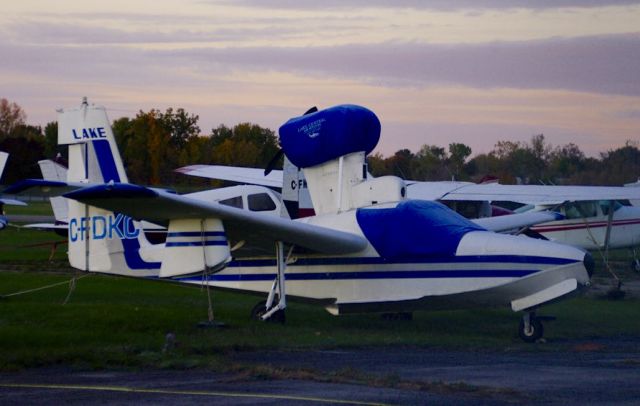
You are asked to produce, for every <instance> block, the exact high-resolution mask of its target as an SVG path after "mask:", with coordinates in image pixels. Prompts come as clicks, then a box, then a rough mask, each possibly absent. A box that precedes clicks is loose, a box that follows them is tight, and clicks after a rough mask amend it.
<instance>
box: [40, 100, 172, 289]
mask: <svg viewBox="0 0 640 406" xmlns="http://www.w3.org/2000/svg"><path fill="white" fill-rule="evenodd" d="M58 143H59V144H61V145H68V147H69V169H68V171H67V175H66V181H68V182H82V183H87V184H96V183H98V184H102V183H127V175H126V173H125V171H124V166H123V164H122V159H121V157H120V153H119V152H118V148H117V145H116V141H115V137H114V136H113V132H112V131H111V125H110V124H109V119H108V117H107V113H106V110H105V108H104V107H97V106H93V105H89V104H88V103H87V102H86V99H85V100H84V101H83V103H82V105H81V106H80V107H79V108H74V109H67V110H60V111H59V116H58ZM50 175H51V174H50ZM47 176H48V175H47ZM51 176H60V172H56V173H55V175H51ZM68 219H69V262H70V264H71V266H73V267H74V268H78V269H82V270H85V271H91V272H103V273H114V274H121V275H128V276H157V275H158V274H159V270H160V262H159V261H157V260H155V259H154V257H155V256H154V252H153V251H152V250H151V251H149V253H148V254H147V255H145V250H144V248H145V247H149V246H150V244H149V242H148V241H147V239H146V238H145V236H144V232H142V229H141V226H140V224H139V223H138V222H136V221H134V220H133V219H131V218H130V217H127V216H124V215H122V214H120V213H113V212H110V211H107V210H102V209H99V208H97V207H93V206H89V205H85V204H82V203H79V202H77V201H73V200H68Z"/></svg>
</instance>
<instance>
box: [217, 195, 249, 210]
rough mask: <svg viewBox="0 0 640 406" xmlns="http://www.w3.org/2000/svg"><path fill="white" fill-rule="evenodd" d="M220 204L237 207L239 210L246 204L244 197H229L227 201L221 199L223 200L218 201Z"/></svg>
mask: <svg viewBox="0 0 640 406" xmlns="http://www.w3.org/2000/svg"><path fill="white" fill-rule="evenodd" d="M218 203H220V204H223V205H225V206H230V207H235V208H238V209H243V208H244V204H243V203H242V195H240V196H233V197H229V198H227V199H221V200H218Z"/></svg>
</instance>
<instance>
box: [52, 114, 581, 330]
mask: <svg viewBox="0 0 640 406" xmlns="http://www.w3.org/2000/svg"><path fill="white" fill-rule="evenodd" d="M58 122H59V133H58V141H59V143H60V144H66V145H68V146H69V171H68V179H67V182H51V181H42V182H43V185H44V184H45V183H46V187H47V188H55V187H56V186H57V187H59V188H62V190H64V191H65V194H64V196H65V197H66V198H67V199H69V232H68V234H69V261H70V263H71V265H72V266H73V267H75V268H77V269H80V270H84V271H89V272H100V273H109V274H117V275H126V276H132V277H142V278H162V279H167V280H172V281H178V282H185V283H191V284H201V283H203V280H204V281H205V283H207V284H209V285H211V286H214V287H218V288H225V289H232V290H239V291H251V292H263V293H265V295H266V298H267V300H266V302H265V303H264V304H263V305H261V307H259V308H258V309H257V311H256V312H255V315H256V316H257V317H259V318H261V319H263V320H267V319H278V318H280V319H282V318H283V315H284V310H285V308H286V306H287V299H304V300H306V301H312V302H315V303H318V304H320V305H322V306H324V307H325V308H326V309H327V310H328V311H329V312H330V313H331V314H334V315H340V314H348V313H357V312H410V311H414V310H420V309H438V308H446V309H451V308H469V307H471V308H476V307H483V306H508V307H510V308H511V309H513V311H516V312H523V313H524V315H523V317H522V321H521V322H520V329H519V333H520V336H521V337H522V338H523V339H524V340H525V341H535V340H536V339H538V338H540V337H541V336H542V334H543V326H542V323H541V321H540V318H537V317H536V316H535V311H536V309H538V308H539V307H540V306H542V305H544V304H547V303H549V302H552V301H555V300H558V299H561V298H565V297H567V296H569V295H570V294H572V293H575V292H577V291H578V290H580V289H581V288H584V287H586V286H588V285H589V280H590V276H591V273H592V271H593V260H592V259H591V256H590V255H589V254H588V253H586V252H585V251H583V250H581V249H578V248H574V247H571V246H567V245H562V244H558V243H553V242H550V241H543V240H537V239H532V238H528V237H525V236H512V235H504V234H497V233H494V232H491V231H488V230H487V229H485V228H484V227H482V226H481V225H479V224H478V223H474V222H471V221H469V220H467V219H465V218H464V217H462V216H460V215H458V214H456V213H455V212H453V211H452V210H450V209H448V208H446V207H445V206H443V205H442V204H440V203H437V202H433V201H424V200H411V199H407V198H406V197H405V196H406V186H405V182H404V181H403V180H401V179H399V178H397V177H393V176H385V177H380V178H375V179H370V180H367V178H366V170H365V169H364V168H365V166H364V164H365V156H366V154H368V153H369V152H371V151H372V150H373V149H374V148H375V146H376V144H377V143H378V140H379V137H380V129H381V127H380V122H379V120H378V118H377V117H376V115H375V114H374V113H373V112H371V111H370V110H367V109H366V108H363V107H359V106H354V105H341V106H336V107H332V108H329V109H325V110H321V111H318V112H314V113H311V114H307V115H304V116H301V117H296V118H293V119H291V120H289V121H287V122H286V123H285V124H284V125H282V126H281V127H280V129H279V136H280V144H281V146H282V148H283V150H284V153H285V154H286V156H287V157H288V159H289V160H291V162H292V163H293V164H295V165H296V166H298V167H300V168H303V171H304V175H305V177H306V180H307V185H308V188H309V192H310V196H311V199H312V201H313V208H314V210H315V213H316V214H315V215H314V216H311V217H305V218H301V219H296V220H292V219H290V218H288V217H287V216H286V215H282V213H283V212H286V210H283V209H282V207H281V200H279V196H276V195H277V193H276V192H274V191H272V190H270V189H268V188H265V187H261V186H240V187H236V188H235V189H234V188H223V189H219V190H213V191H207V192H198V193H193V194H188V195H177V194H175V193H171V192H168V191H166V190H160V189H154V188H150V187H143V186H138V185H134V184H130V183H128V181H127V175H126V173H125V171H124V167H123V165H122V161H121V158H120V154H119V153H118V149H117V146H116V143H115V140H114V137H113V134H112V132H111V128H110V125H109V121H108V118H107V115H106V112H105V109H104V108H102V107H96V106H90V105H88V104H87V103H83V104H82V106H81V107H80V108H75V109H68V110H64V111H61V112H60V116H59V121H58ZM95 182H100V183H99V184H95ZM246 187H250V188H253V189H251V190H250V191H249V190H248V189H246ZM234 190H235V192H234ZM234 193H235V194H236V195H234ZM142 220H146V221H149V222H152V223H154V224H159V225H162V226H165V227H167V238H166V241H165V242H164V243H161V244H151V243H149V241H148V240H147V239H146V238H145V234H144V233H143V232H142V231H141V226H140V223H139V221H142Z"/></svg>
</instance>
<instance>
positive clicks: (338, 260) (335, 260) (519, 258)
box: [227, 255, 578, 267]
mask: <svg viewBox="0 0 640 406" xmlns="http://www.w3.org/2000/svg"><path fill="white" fill-rule="evenodd" d="M473 262H477V263H491V262H500V263H514V264H545V265H566V264H571V263H574V262H578V261H577V260H572V259H565V258H554V257H536V256H525V255H463V256H454V257H428V258H401V259H394V260H386V259H384V258H381V257H330V258H322V257H319V258H298V259H296V261H295V262H294V263H293V264H292V265H295V266H304V265H309V266H315V265H381V264H389V265H392V264H434V263H447V264H450V263H464V264H468V263H473ZM252 266H276V260H275V259H238V260H233V261H231V262H229V263H228V264H227V267H252Z"/></svg>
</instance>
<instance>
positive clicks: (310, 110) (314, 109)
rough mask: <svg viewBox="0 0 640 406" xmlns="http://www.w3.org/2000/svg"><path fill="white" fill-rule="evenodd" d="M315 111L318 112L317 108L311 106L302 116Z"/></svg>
mask: <svg viewBox="0 0 640 406" xmlns="http://www.w3.org/2000/svg"><path fill="white" fill-rule="evenodd" d="M316 111H318V108H317V107H316V106H313V107H311V108H310V109H309V110H307V111H305V112H304V114H303V116H306V115H307V114H311V113H315V112H316Z"/></svg>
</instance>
